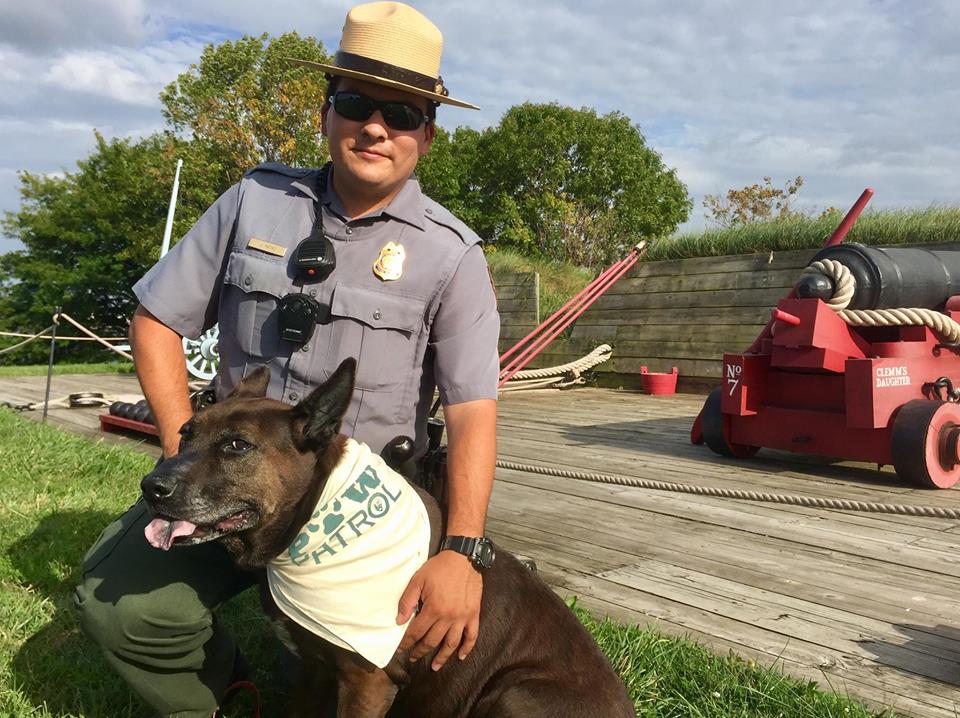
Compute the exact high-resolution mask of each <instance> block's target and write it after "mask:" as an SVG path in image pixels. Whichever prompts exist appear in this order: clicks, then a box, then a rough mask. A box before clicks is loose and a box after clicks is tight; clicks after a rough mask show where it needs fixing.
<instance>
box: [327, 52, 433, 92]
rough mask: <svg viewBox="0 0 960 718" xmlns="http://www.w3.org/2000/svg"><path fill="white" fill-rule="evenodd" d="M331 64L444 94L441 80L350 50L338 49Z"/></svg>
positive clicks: (425, 90)
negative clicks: (355, 53)
mask: <svg viewBox="0 0 960 718" xmlns="http://www.w3.org/2000/svg"><path fill="white" fill-rule="evenodd" d="M333 64H334V65H335V66H336V67H339V68H341V69H343V70H353V71H354V72H362V73H364V74H365V75H373V76H374V77H380V78H383V79H384V80H392V81H394V82H399V83H401V84H403V85H410V86H411V87H416V88H417V89H418V90H423V91H424V92H432V93H435V94H441V95H442V94H445V93H444V87H443V80H440V79H438V78H436V77H430V76H429V75H423V74H421V73H419V72H414V71H413V70H407V69H406V68H403V67H398V66H396V65H389V64H387V63H386V62H380V61H379V60H371V59H370V58H369V57H363V56H362V55H354V54H353V53H350V52H344V51H343V50H338V51H337V54H336V55H334V56H333Z"/></svg>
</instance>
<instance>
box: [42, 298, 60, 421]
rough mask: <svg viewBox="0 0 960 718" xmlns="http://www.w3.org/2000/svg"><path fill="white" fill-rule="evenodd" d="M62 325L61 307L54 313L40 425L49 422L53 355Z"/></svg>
mask: <svg viewBox="0 0 960 718" xmlns="http://www.w3.org/2000/svg"><path fill="white" fill-rule="evenodd" d="M59 323H60V307H57V308H56V309H55V310H54V312H53V333H52V334H51V335H50V360H49V361H48V362H47V390H46V392H44V395H43V417H42V418H41V419H40V423H46V421H47V406H48V405H49V404H50V382H51V381H52V380H53V353H54V350H55V349H56V346H57V324H59Z"/></svg>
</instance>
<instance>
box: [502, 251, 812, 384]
mask: <svg viewBox="0 0 960 718" xmlns="http://www.w3.org/2000/svg"><path fill="white" fill-rule="evenodd" d="M816 251H817V250H799V251H790V252H766V253H762V254H752V255H739V256H728V257H706V258H696V259H682V260H671V261H666V262H641V263H639V264H637V265H635V266H634V267H633V268H632V269H631V270H630V271H629V272H628V273H627V275H626V276H624V277H623V278H621V279H620V280H619V281H618V282H617V283H616V284H615V285H614V286H613V287H611V288H610V289H609V290H608V291H607V292H606V293H605V294H604V295H603V296H602V297H601V298H600V299H599V300H597V302H596V303H595V304H594V305H593V306H592V307H591V308H590V309H589V310H588V311H587V312H585V313H584V314H583V315H582V316H581V317H580V318H579V319H578V320H577V321H576V323H575V324H574V327H573V330H572V332H571V333H570V336H569V338H568V339H566V340H564V341H556V342H554V343H553V344H551V345H550V347H548V349H547V350H546V351H545V352H544V353H543V354H542V355H540V356H539V357H537V360H536V361H535V362H534V363H533V364H531V366H537V367H541V366H553V365H557V364H563V363H565V362H569V361H572V360H573V359H575V358H579V357H581V356H583V355H584V354H586V353H588V352H589V351H591V350H592V349H594V348H595V347H596V346H597V345H598V344H604V343H605V344H610V345H611V346H613V357H612V358H611V359H610V360H609V361H607V362H605V363H604V364H601V365H600V366H598V367H597V368H596V371H597V379H598V383H600V384H601V385H603V386H623V387H627V388H639V384H640V380H639V373H640V367H641V366H643V365H646V366H647V367H648V369H649V370H650V371H670V370H671V368H672V367H674V366H675V367H677V369H678V371H679V373H680V382H679V388H680V390H682V391H705V390H708V389H709V388H710V387H712V386H715V385H716V384H717V382H718V381H719V379H720V371H721V364H722V355H723V352H724V351H741V350H743V349H745V348H746V347H748V346H749V345H750V344H751V343H752V342H753V340H754V339H755V338H756V336H757V334H758V333H759V332H760V331H761V329H762V328H763V326H764V325H765V324H766V322H767V320H768V319H769V317H770V310H771V309H772V308H774V307H775V306H776V304H777V302H778V301H779V300H780V299H781V298H783V297H784V296H786V294H787V293H788V292H789V291H790V288H791V287H793V285H794V284H796V282H797V279H798V277H799V275H800V272H801V271H802V269H803V268H804V267H806V266H807V264H808V262H809V260H810V258H811V257H812V256H813V255H814V254H816ZM504 316H505V317H506V321H504V322H503V324H504V327H505V331H507V332H510V333H509V334H508V335H504V336H509V337H510V338H512V339H514V340H515V339H516V338H519V337H522V336H523V334H519V333H518V332H516V331H515V330H514V329H513V328H512V326H511V316H510V314H509V313H507V314H505V315H504ZM528 331H529V330H528ZM510 344H512V342H508V343H507V344H506V346H509V345H510ZM501 346H504V345H503V343H502V344H501Z"/></svg>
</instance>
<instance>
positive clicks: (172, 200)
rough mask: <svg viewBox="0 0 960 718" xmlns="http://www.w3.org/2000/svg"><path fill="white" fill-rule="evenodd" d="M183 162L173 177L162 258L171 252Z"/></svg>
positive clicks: (181, 161) (178, 161)
mask: <svg viewBox="0 0 960 718" xmlns="http://www.w3.org/2000/svg"><path fill="white" fill-rule="evenodd" d="M181 167H183V160H177V171H176V173H174V175H173V189H172V190H171V191H170V206H169V207H167V225H166V226H165V227H164V228H163V244H162V245H160V256H161V257H162V256H163V255H165V254H166V253H167V252H168V251H169V250H170V234H171V233H172V232H173V212H174V210H175V209H176V207H177V191H178V190H179V189H180V168H181Z"/></svg>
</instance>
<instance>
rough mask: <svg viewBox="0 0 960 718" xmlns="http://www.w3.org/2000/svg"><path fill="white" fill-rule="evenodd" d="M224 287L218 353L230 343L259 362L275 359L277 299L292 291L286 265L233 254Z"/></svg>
mask: <svg viewBox="0 0 960 718" xmlns="http://www.w3.org/2000/svg"><path fill="white" fill-rule="evenodd" d="M223 283H224V292H223V297H222V299H221V303H220V345H221V350H222V349H223V348H225V346H229V344H230V342H231V340H232V341H234V342H236V345H237V348H239V350H240V351H242V352H243V353H245V354H247V355H248V356H252V357H257V358H260V359H272V358H273V357H275V356H277V355H278V354H279V352H280V328H279V325H278V312H279V309H278V306H279V302H280V298H281V297H283V296H284V295H285V294H287V292H289V291H290V287H291V283H290V279H289V278H288V277H287V265H286V263H285V262H283V261H272V260H269V259H265V258H261V257H257V256H254V255H252V254H244V253H241V252H235V253H233V254H231V255H230V259H229V260H228V261H227V270H226V272H225V273H224V278H223ZM225 340H226V341H225Z"/></svg>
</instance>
